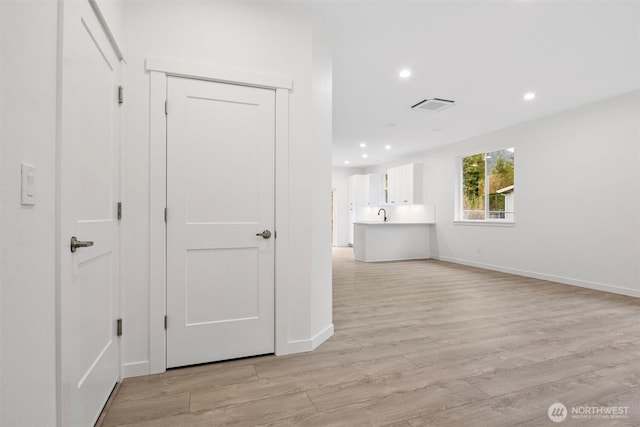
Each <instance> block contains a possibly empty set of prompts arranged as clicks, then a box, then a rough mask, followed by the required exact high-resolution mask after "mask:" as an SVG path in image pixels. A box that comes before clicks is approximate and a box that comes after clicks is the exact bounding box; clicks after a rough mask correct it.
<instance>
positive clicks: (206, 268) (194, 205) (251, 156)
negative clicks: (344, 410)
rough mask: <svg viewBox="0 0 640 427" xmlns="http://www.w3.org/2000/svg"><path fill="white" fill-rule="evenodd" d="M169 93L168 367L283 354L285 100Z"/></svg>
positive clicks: (193, 86) (215, 91) (270, 94)
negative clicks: (277, 297) (279, 130)
mask: <svg viewBox="0 0 640 427" xmlns="http://www.w3.org/2000/svg"><path fill="white" fill-rule="evenodd" d="M167 92H168V93H167V100H168V114H167V207H168V214H167V316H168V322H167V323H168V325H167V366H168V367H175V366H184V365H190V364H195V363H203V362H211V361H217V360H225V359H232V358H237V357H243V356H251V355H257V354H266V353H273V352H274V238H275V236H274V235H273V234H274V230H273V225H274V176H275V175H274V171H275V91H273V90H269V89H261V88H254V87H248V86H239V85H232V84H224V83H215V82H208V81H202V80H194V79H185V78H178V77H169V78H168V88H167ZM265 230H266V233H265V235H264V237H262V236H259V235H258V234H260V233H262V232H263V231H265ZM269 234H271V236H269ZM267 237H268V238H267Z"/></svg>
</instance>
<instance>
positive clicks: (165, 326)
mask: <svg viewBox="0 0 640 427" xmlns="http://www.w3.org/2000/svg"><path fill="white" fill-rule="evenodd" d="M164 329H165V330H166V329H167V315H166V314H165V315H164Z"/></svg>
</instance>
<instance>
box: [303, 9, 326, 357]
mask: <svg viewBox="0 0 640 427" xmlns="http://www.w3.org/2000/svg"><path fill="white" fill-rule="evenodd" d="M312 21H313V22H312V25H313V32H312V34H311V38H312V58H311V59H312V82H311V83H312V84H311V91H312V92H311V100H312V107H313V112H312V117H313V139H312V144H311V145H310V146H308V147H307V150H306V151H307V155H309V156H310V157H311V158H310V159H309V163H307V164H308V165H309V164H312V163H315V167H312V168H310V172H308V173H313V176H312V177H309V178H310V179H309V180H308V182H310V184H311V185H312V189H311V194H312V196H311V216H310V222H309V225H310V226H311V246H310V249H311V252H310V253H309V254H307V255H306V256H310V258H311V271H310V273H311V276H310V278H309V280H310V286H311V295H310V301H309V305H310V306H311V312H310V315H311V329H310V334H309V337H310V338H311V339H312V340H313V342H312V345H313V346H314V347H316V346H317V345H318V344H320V343H322V341H324V339H325V338H326V336H327V334H329V333H331V334H332V333H333V326H332V324H333V323H332V319H333V312H332V307H333V302H332V295H333V294H332V290H333V286H332V273H331V262H332V261H331V240H332V236H331V216H330V212H331V171H330V165H331V137H332V132H331V111H332V108H331V105H332V93H333V86H332V72H333V67H332V52H331V38H330V35H329V31H328V29H327V28H326V26H325V25H324V22H323V21H322V20H321V19H320V18H319V17H318V16H317V15H315V14H313V16H312ZM300 160H301V159H300ZM300 160H297V161H300ZM294 320H295V319H294Z"/></svg>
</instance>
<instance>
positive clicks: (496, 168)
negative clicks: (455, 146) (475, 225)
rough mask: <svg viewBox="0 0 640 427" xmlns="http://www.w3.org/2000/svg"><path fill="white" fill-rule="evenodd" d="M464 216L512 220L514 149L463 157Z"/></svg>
mask: <svg viewBox="0 0 640 427" xmlns="http://www.w3.org/2000/svg"><path fill="white" fill-rule="evenodd" d="M461 171H462V180H461V184H462V185H461V187H462V188H461V196H462V197H461V199H462V200H461V204H460V206H461V214H460V215H459V218H460V219H462V220H469V221H473V220H484V221H487V220H488V221H494V220H497V221H500V220H505V221H513V219H514V217H513V215H514V196H515V187H514V180H513V177H514V149H513V148H507V149H504V150H499V151H493V152H491V153H479V154H474V155H472V156H467V157H463V158H462V164H461Z"/></svg>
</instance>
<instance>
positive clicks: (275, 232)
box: [273, 230, 278, 239]
mask: <svg viewBox="0 0 640 427" xmlns="http://www.w3.org/2000/svg"><path fill="white" fill-rule="evenodd" d="M273 238H274V239H277V238H278V232H277V231H276V230H273Z"/></svg>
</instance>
